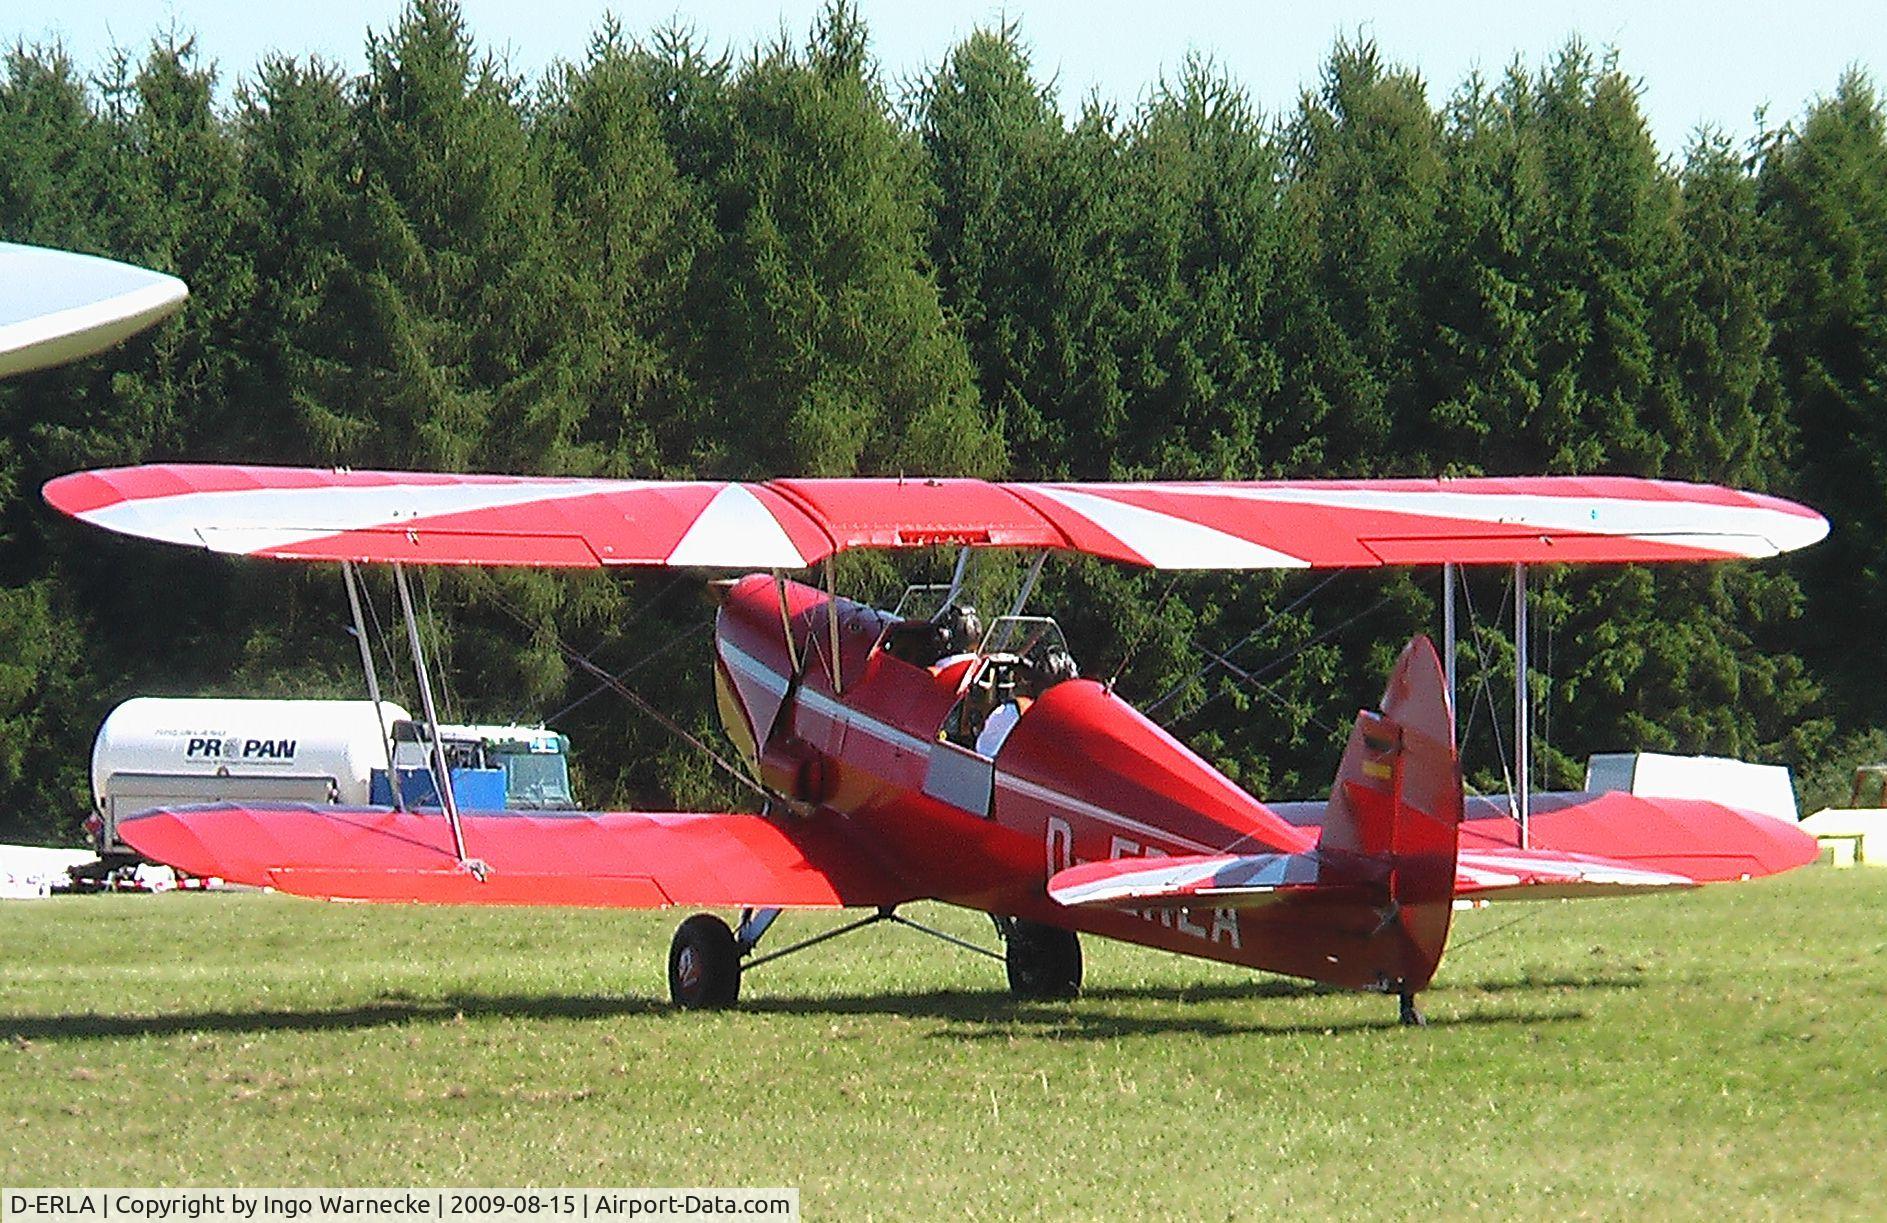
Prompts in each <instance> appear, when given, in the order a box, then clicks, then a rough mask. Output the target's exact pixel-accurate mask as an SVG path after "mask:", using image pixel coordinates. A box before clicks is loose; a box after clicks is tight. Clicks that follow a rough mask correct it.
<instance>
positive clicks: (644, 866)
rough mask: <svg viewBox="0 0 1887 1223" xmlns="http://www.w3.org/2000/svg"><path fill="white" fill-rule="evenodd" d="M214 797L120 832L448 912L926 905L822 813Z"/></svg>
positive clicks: (206, 858)
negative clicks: (440, 806) (462, 811)
mask: <svg viewBox="0 0 1887 1223" xmlns="http://www.w3.org/2000/svg"><path fill="white" fill-rule="evenodd" d="M460 823H461V825H462V827H463V829H464V834H465V849H466V853H467V855H468V856H469V857H471V858H473V859H476V860H478V861H480V862H482V863H483V864H484V868H485V875H484V878H483V879H482V880H481V879H479V878H478V877H476V876H475V875H473V874H472V872H470V871H469V870H467V869H465V868H464V867H462V866H461V865H460V864H459V861H458V857H457V855H456V854H455V853H454V851H453V846H452V832H451V828H450V826H449V825H448V824H447V822H446V820H445V817H444V816H442V815H440V814H439V813H438V812H437V811H432V812H425V813H415V812H410V811H408V812H401V811H393V810H390V809H388V808H384V807H329V806H314V805H310V804H288V803H283V804H260V803H258V804H249V805H240V804H236V803H213V804H209V805H207V806H196V807H178V808H174V809H160V810H155V811H146V812H141V813H139V814H137V815H135V816H129V817H126V818H123V819H121V820H120V821H119V824H118V828H119V835H121V836H122V837H123V838H124V840H125V841H126V842H127V843H128V844H130V845H131V847H132V848H134V849H136V850H137V851H138V852H139V853H141V854H143V855H144V856H145V857H147V858H150V859H152V860H153V861H156V862H161V863H163V864H165V865H166V866H171V867H175V868H176V869H178V870H180V871H183V872H185V873H186V874H191V875H197V876H202V877H216V878H221V879H226V880H228V881H229V882H231V883H243V884H249V885H252V886H255V887H273V888H277V889H279V890H281V891H284V892H293V893H295V894H297V895H302V896H317V897H325V898H329V899H337V900H380V901H419V902H427V903H439V904H506V905H582V906H592V907H601V908H628V909H654V908H662V907H665V906H668V905H682V904H685V905H714V906H727V907H744V906H754V907H762V908H837V907H842V906H849V905H868V906H878V905H888V904H900V903H903V902H904V901H907V900H912V899H915V896H914V895H913V894H912V893H911V892H910V891H909V889H907V888H905V887H903V886H902V885H900V884H899V883H898V882H897V881H896V880H895V879H894V878H893V877H892V876H891V875H890V874H889V873H887V872H886V871H884V870H883V869H882V868H880V867H878V866H877V865H876V864H875V863H874V862H873V861H871V860H870V859H869V858H868V857H867V856H866V855H865V854H863V853H862V852H860V851H859V850H858V848H857V847H856V845H855V844H854V843H853V842H852V841H851V840H850V839H848V838H846V837H845V836H844V835H843V830H842V829H839V828H837V827H835V826H833V825H831V824H829V823H826V822H822V821H821V820H819V819H817V818H815V819H809V820H805V821H800V822H797V823H793V824H786V823H781V822H777V821H774V820H771V819H767V818H765V817H762V816H758V815H740V814H689V813H679V812H674V813H671V812H663V813H643V812H612V813H609V814H601V815H591V814H587V813H582V812H532V813H529V814H525V813H509V812H507V813H504V814H495V813H480V814H475V815H465V816H463V817H462V818H461V820H460Z"/></svg>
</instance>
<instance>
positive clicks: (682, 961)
mask: <svg viewBox="0 0 1887 1223" xmlns="http://www.w3.org/2000/svg"><path fill="white" fill-rule="evenodd" d="M668 997H669V1000H670V1001H672V1002H673V1003H674V1004H675V1005H676V1006H678V1007H680V1008H682V1009H683V1010H686V1011H695V1010H707V1011H718V1010H723V1009H725V1008H727V1007H730V1006H733V1005H734V1004H735V1003H736V1002H738V1001H739V1000H740V947H739V946H738V945H737V944H736V943H735V942H734V932H733V931H732V930H730V929H728V928H727V923H726V922H724V921H722V920H721V919H720V918H718V917H716V916H714V914H712V913H697V914H695V915H694V916H693V917H691V918H689V919H688V920H687V921H685V922H683V923H682V924H681V925H680V926H678V927H677V928H676V930H675V937H674V939H673V941H671V942H670V943H669V945H668Z"/></svg>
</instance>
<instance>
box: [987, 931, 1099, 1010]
mask: <svg viewBox="0 0 1887 1223" xmlns="http://www.w3.org/2000/svg"><path fill="white" fill-rule="evenodd" d="M1004 942H1005V944H1006V946H1005V949H1004V955H1003V961H1004V963H1005V964H1006V965H1007V967H1008V969H1009V992H1010V993H1011V994H1014V995H1015V996H1016V997H1018V998H1072V997H1074V996H1075V995H1076V994H1078V993H1080V992H1081V940H1080V939H1079V938H1077V937H1076V936H1075V932H1074V931H1072V930H1063V929H1062V928H1061V927H1059V926H1047V925H1043V924H1042V923H1041V922H1033V921H1024V920H1023V919H1021V918H1016V919H1015V920H1014V921H1012V922H1010V923H1009V931H1008V937H1007V938H1006V939H1005V940H1004Z"/></svg>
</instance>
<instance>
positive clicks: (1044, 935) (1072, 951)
mask: <svg viewBox="0 0 1887 1223" xmlns="http://www.w3.org/2000/svg"><path fill="white" fill-rule="evenodd" d="M779 915H780V911H779V910H778V909H748V910H746V911H745V912H743V913H742V914H741V917H740V928H739V929H738V930H734V929H730V928H729V927H728V925H727V923H726V922H724V921H722V920H721V919H720V918H718V917H716V916H714V915H713V914H712V913H697V914H695V915H694V916H693V917H690V918H689V919H688V920H686V921H684V922H682V923H681V925H680V926H679V927H677V928H676V930H675V937H674V939H673V940H672V941H671V942H670V943H669V946H668V996H669V999H670V1000H671V1001H672V1002H674V1004H675V1005H676V1006H678V1007H680V1008H682V1009H683V1010H724V1009H726V1008H727V1007H731V1006H733V1005H734V1004H735V1003H736V1002H738V1001H739V1000H740V980H741V977H742V976H743V975H744V974H746V973H748V972H751V971H753V970H754V969H756V968H759V967H760V966H761V965H762V964H769V963H771V962H773V961H774V960H778V959H782V958H784V957H786V956H789V955H792V954H794V953H795V952H799V951H804V950H805V949H806V948H808V947H812V946H816V945H817V944H819V943H823V942H826V941H828V940H829V939H835V938H838V937H839V936H840V935H843V934H850V933H852V932H853V931H855V930H862V929H864V928H865V927H866V926H875V925H877V924H878V923H879V922H892V923H894V924H896V925H900V926H906V927H908V928H910V929H912V930H916V931H918V932H919V933H921V934H928V935H930V936H931V937H932V938H938V939H942V940H943V941H944V942H946V943H951V944H954V945H955V946H958V947H962V948H964V949H965V950H967V951H974V952H976V953H977V954H978V955H984V956H988V957H989V958H990V959H992V960H1001V961H1002V962H1003V965H1004V967H1005V968H1006V969H1007V970H1008V974H1009V992H1010V993H1012V994H1013V995H1014V996H1016V997H1017V998H1072V997H1074V996H1075V995H1076V994H1077V993H1079V992H1080V990H1081V942H1080V940H1079V939H1077V938H1076V937H1075V934H1074V932H1073V931H1071V930H1063V929H1061V928H1059V927H1056V926H1049V925H1044V924H1042V923H1041V922H1032V921H1024V920H1022V919H1021V918H1015V917H998V918H993V919H992V920H993V921H994V922H995V923H996V932H997V933H998V934H1000V935H1001V936H1002V939H1003V943H1004V949H1003V951H1002V952H1000V953H998V952H994V951H991V950H989V949H988V948H986V947H978V946H977V945H976V944H975V943H971V942H966V941H965V940H963V939H960V938H957V937H956V936H955V935H952V934H946V933H944V932H943V931H942V930H934V929H932V928H931V927H929V926H926V925H923V924H922V923H920V922H914V921H912V920H911V919H910V918H908V917H900V916H898V914H897V913H896V912H895V911H894V910H893V909H891V908H890V907H886V908H882V909H879V910H878V911H877V912H876V913H873V914H872V915H871V916H869V917H863V918H860V919H859V920H857V921H855V922H849V923H847V924H846V925H843V926H839V927H838V928H836V929H833V930H828V931H826V932H825V933H824V934H815V935H814V936H813V937H811V938H809V939H803V940H801V941H800V942H797V943H793V944H791V945H789V946H786V947H782V948H780V949H779V950H778V951H774V952H770V953H768V954H767V955H762V956H756V955H754V954H753V953H754V951H755V950H756V949H757V948H758V947H759V946H760V939H761V937H762V936H763V935H765V934H766V932H767V930H768V928H769V927H771V926H772V925H773V920H774V918H776V917H778V916H779Z"/></svg>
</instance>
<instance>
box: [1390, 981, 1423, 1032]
mask: <svg viewBox="0 0 1887 1223" xmlns="http://www.w3.org/2000/svg"><path fill="white" fill-rule="evenodd" d="M1396 996H1397V997H1398V998H1399V999H1401V1001H1402V1024H1403V1026H1404V1027H1409V1028H1426V1027H1427V1026H1428V1020H1426V1019H1424V1018H1422V1012H1420V1011H1418V1010H1416V1009H1415V991H1414V990H1408V989H1405V990H1402V991H1401V992H1400V993H1398V994H1397V995H1396Z"/></svg>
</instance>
